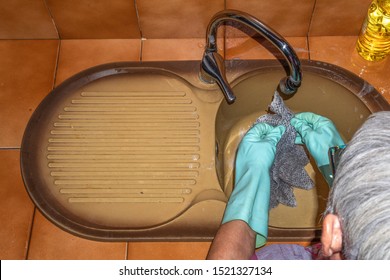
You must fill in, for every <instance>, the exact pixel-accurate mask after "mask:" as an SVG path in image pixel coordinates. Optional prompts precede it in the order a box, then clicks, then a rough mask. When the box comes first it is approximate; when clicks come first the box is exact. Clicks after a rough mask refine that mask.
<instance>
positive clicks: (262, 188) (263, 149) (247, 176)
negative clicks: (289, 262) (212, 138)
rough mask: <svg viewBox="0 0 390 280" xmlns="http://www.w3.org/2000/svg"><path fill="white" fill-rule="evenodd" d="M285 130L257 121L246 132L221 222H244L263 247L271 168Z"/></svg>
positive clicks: (266, 232)
mask: <svg viewBox="0 0 390 280" xmlns="http://www.w3.org/2000/svg"><path fill="white" fill-rule="evenodd" d="M285 130H286V129H285V127H284V126H277V127H273V126H270V125H268V124H265V123H258V124H256V125H255V126H253V127H252V128H251V129H250V130H249V131H248V132H247V134H246V135H245V136H244V138H243V139H242V141H241V143H240V145H239V147H238V152H237V157H236V167H235V185H234V189H233V192H232V194H231V196H230V198H229V201H228V204H227V206H226V210H225V213H224V217H223V220H222V223H226V222H229V221H232V220H242V221H245V222H246V223H247V224H248V225H249V226H250V227H251V228H252V230H253V231H255V232H256V233H257V235H256V248H258V247H261V246H263V245H264V244H265V242H266V241H267V237H268V211H269V199H270V188H271V182H270V180H271V179H270V169H271V166H272V164H273V162H274V159H275V152H276V144H277V143H278V142H279V140H280V138H281V137H282V135H283V133H284V132H285Z"/></svg>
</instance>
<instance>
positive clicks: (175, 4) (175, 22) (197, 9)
mask: <svg viewBox="0 0 390 280" xmlns="http://www.w3.org/2000/svg"><path fill="white" fill-rule="evenodd" d="M136 2H137V8H138V15H139V22H140V27H141V31H142V36H143V37H144V38H147V39H176V38H181V39H183V38H204V37H205V36H206V33H205V32H206V29H207V25H208V23H209V21H210V19H211V18H212V16H213V15H214V14H215V13H217V12H219V11H221V10H223V9H224V0H213V1H210V0H186V1H183V0H164V1H163V2H162V1H158V0H137V1H136Z"/></svg>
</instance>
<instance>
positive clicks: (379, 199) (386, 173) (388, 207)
mask: <svg viewBox="0 0 390 280" xmlns="http://www.w3.org/2000/svg"><path fill="white" fill-rule="evenodd" d="M328 213H330V214H334V215H337V216H338V218H339V220H340V225H341V232H342V250H343V255H344V256H345V257H346V258H347V259H390V112H378V113H374V114H372V115H371V116H370V117H369V118H368V119H367V120H366V122H365V123H364V124H363V125H362V126H361V128H360V129H359V130H358V131H357V132H356V133H355V135H354V136H353V138H352V140H351V141H350V142H349V143H348V146H347V148H346V149H345V151H344V152H343V154H342V156H341V159H340V163H339V165H338V169H337V171H336V176H335V180H334V183H333V187H332V189H331V192H330V196H329V201H328V206H327V211H326V214H328Z"/></svg>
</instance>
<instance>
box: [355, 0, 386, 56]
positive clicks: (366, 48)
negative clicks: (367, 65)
mask: <svg viewBox="0 0 390 280" xmlns="http://www.w3.org/2000/svg"><path fill="white" fill-rule="evenodd" d="M356 49H357V52H358V53H359V54H360V56H362V57H363V58H364V59H366V60H368V61H380V60H382V59H384V58H385V57H386V55H387V54H389V53H390V0H373V1H372V3H371V5H370V7H369V9H368V13H367V17H366V19H365V21H364V23H363V26H362V29H361V31H360V34H359V38H358V41H357V44H356Z"/></svg>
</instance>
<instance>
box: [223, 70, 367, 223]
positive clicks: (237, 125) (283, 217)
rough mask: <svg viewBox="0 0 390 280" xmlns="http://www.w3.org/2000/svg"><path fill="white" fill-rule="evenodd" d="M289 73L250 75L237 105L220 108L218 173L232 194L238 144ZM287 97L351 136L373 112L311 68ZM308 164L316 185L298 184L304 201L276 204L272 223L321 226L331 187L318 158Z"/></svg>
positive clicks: (238, 86)
mask: <svg viewBox="0 0 390 280" xmlns="http://www.w3.org/2000/svg"><path fill="white" fill-rule="evenodd" d="M283 74H284V73H283V71H273V72H252V73H248V74H247V75H244V76H243V77H241V78H239V80H237V81H236V82H235V83H234V86H233V90H234V92H235V94H236V96H237V100H236V102H235V103H234V104H233V105H227V104H226V103H222V104H221V106H220V108H219V111H218V114H217V121H216V135H217V140H216V141H217V146H218V149H217V150H218V151H217V173H218V176H219V180H220V183H221V185H222V187H223V189H224V191H225V193H226V194H227V196H229V195H230V193H231V191H232V188H233V182H234V160H235V153H236V150H237V146H238V144H239V142H240V141H241V139H242V137H243V136H244V135H245V133H246V132H247V130H248V129H249V128H250V127H251V126H252V124H253V123H254V122H255V121H256V119H257V118H258V117H259V116H260V115H263V114H266V113H267V109H268V105H269V104H270V102H271V101H272V96H273V93H274V91H275V85H277V84H278V81H279V79H280V77H281V76H283ZM285 103H286V105H287V106H288V107H289V108H290V109H292V110H293V111H294V112H295V113H298V112H304V111H310V112H314V113H316V114H320V115H323V116H326V117H328V118H330V119H331V120H333V121H334V123H335V124H336V127H337V128H338V130H339V131H340V134H341V135H342V137H343V138H344V140H345V141H346V142H347V141H349V140H350V139H351V137H352V135H353V134H354V132H355V131H356V130H357V129H358V127H359V126H360V125H361V124H362V123H363V121H364V120H365V119H366V118H367V116H368V115H369V114H370V110H369V109H368V108H367V106H366V105H365V104H364V103H363V102H362V101H361V100H360V99H359V98H358V97H357V96H356V95H354V94H352V93H351V92H350V91H349V90H348V89H347V88H345V87H344V86H342V85H340V84H338V83H336V82H334V81H331V80H329V79H327V78H324V77H321V76H319V75H317V74H315V73H311V72H304V82H303V83H302V86H301V88H300V89H299V90H298V92H297V93H296V95H295V96H294V97H292V98H290V99H288V100H285ZM306 170H307V172H308V174H309V175H310V177H311V178H312V179H313V181H314V182H315V187H314V188H313V189H311V190H309V191H306V190H302V189H298V188H295V190H294V194H295V196H296V199H297V205H298V206H297V207H296V208H291V207H287V206H284V205H279V206H278V207H276V208H274V209H272V210H271V211H270V226H273V227H280V228H313V227H318V226H320V224H321V215H322V213H323V211H324V209H325V206H326V198H327V197H328V192H329V188H328V186H327V184H326V182H325V180H324V179H323V177H322V176H321V174H320V173H319V171H318V169H317V167H316V165H315V162H314V160H313V159H312V158H311V159H310V164H308V165H307V166H306Z"/></svg>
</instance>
